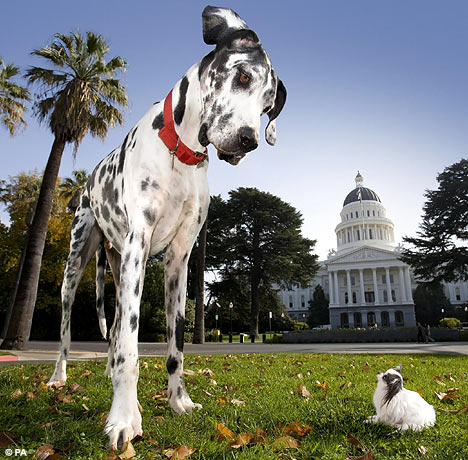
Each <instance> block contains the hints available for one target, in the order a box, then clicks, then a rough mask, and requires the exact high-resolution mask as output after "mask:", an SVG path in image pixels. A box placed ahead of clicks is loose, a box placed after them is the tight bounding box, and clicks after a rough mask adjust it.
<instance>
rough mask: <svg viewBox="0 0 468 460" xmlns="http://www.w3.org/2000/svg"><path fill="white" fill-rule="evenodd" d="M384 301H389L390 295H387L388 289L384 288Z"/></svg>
mask: <svg viewBox="0 0 468 460" xmlns="http://www.w3.org/2000/svg"><path fill="white" fill-rule="evenodd" d="M383 301H384V302H385V303H386V302H388V295H387V290H385V289H384V291H383Z"/></svg>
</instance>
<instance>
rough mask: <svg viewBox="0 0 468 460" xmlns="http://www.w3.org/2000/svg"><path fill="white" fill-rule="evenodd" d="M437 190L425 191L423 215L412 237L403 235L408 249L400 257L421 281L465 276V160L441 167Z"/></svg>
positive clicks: (467, 188)
mask: <svg viewBox="0 0 468 460" xmlns="http://www.w3.org/2000/svg"><path fill="white" fill-rule="evenodd" d="M437 182H438V183H439V187H438V189H437V190H427V191H426V193H425V195H424V196H425V197H426V202H425V204H424V208H423V210H424V214H423V221H422V224H421V225H420V226H419V228H420V231H419V232H418V233H417V235H418V236H417V237H416V238H410V237H408V236H406V237H404V238H403V240H404V241H405V242H406V243H409V244H410V245H411V246H412V248H406V249H404V250H403V252H402V255H401V259H402V260H403V261H404V262H406V263H407V264H409V265H411V267H412V269H413V271H414V274H415V275H416V277H417V278H419V280H420V281H421V282H435V283H437V282H440V281H455V280H467V279H468V247H467V242H468V160H465V159H462V160H460V161H459V162H458V163H454V164H453V165H451V166H449V167H447V168H445V169H444V171H443V172H442V173H441V174H439V175H438V176H437Z"/></svg>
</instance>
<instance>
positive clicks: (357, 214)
mask: <svg viewBox="0 0 468 460" xmlns="http://www.w3.org/2000/svg"><path fill="white" fill-rule="evenodd" d="M357 218H358V212H357V211H356V219H357Z"/></svg>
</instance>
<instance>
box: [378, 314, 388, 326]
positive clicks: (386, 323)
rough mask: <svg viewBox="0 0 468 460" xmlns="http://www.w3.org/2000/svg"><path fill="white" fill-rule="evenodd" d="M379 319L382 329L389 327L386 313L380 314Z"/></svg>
mask: <svg viewBox="0 0 468 460" xmlns="http://www.w3.org/2000/svg"><path fill="white" fill-rule="evenodd" d="M380 318H381V320H382V327H390V315H389V314H388V311H383V312H382V313H380Z"/></svg>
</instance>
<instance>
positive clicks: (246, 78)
mask: <svg viewBox="0 0 468 460" xmlns="http://www.w3.org/2000/svg"><path fill="white" fill-rule="evenodd" d="M239 80H240V82H241V83H242V84H243V85H246V84H247V83H248V82H249V81H250V77H249V76H248V75H247V74H246V73H244V72H241V73H240V75H239Z"/></svg>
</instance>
